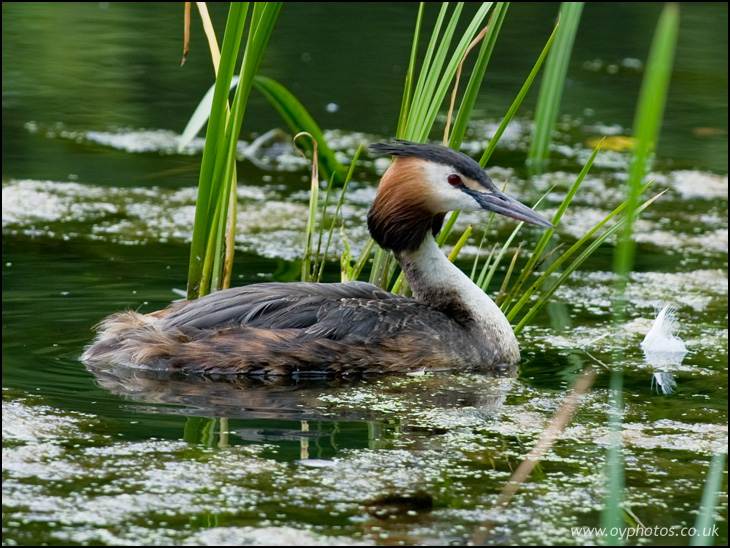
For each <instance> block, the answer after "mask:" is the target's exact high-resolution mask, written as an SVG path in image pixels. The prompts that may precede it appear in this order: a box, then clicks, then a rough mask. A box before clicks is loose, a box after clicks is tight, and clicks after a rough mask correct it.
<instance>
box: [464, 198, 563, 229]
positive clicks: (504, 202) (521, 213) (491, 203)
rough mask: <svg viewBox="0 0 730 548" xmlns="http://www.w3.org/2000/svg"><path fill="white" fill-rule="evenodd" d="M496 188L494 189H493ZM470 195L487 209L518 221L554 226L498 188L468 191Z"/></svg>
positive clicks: (548, 226) (546, 226)
mask: <svg viewBox="0 0 730 548" xmlns="http://www.w3.org/2000/svg"><path fill="white" fill-rule="evenodd" d="M495 190H496V189H495ZM469 194H470V195H471V196H473V197H474V199H475V200H476V201H477V203H478V204H479V205H480V206H482V208H483V209H486V210H487V211H493V212H494V213H499V214H500V215H504V216H506V217H512V218H513V219H517V220H518V221H525V222H526V223H530V224H533V225H538V226H544V227H545V228H555V227H554V226H553V224H552V223H551V222H550V221H548V220H547V219H546V218H545V217H543V216H542V215H540V214H539V213H537V212H536V211H533V210H532V209H530V208H529V207H527V206H526V205H525V204H523V203H522V202H518V201H517V200H515V199H514V198H511V197H509V196H507V195H506V194H503V193H502V192H500V191H499V190H496V191H493V192H474V191H472V192H469Z"/></svg>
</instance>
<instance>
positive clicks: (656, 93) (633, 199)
mask: <svg viewBox="0 0 730 548" xmlns="http://www.w3.org/2000/svg"><path fill="white" fill-rule="evenodd" d="M678 28H679V8H678V6H677V5H676V4H667V5H666V7H665V8H664V11H663V12H662V15H661V17H660V19H659V23H658V25H657V29H656V32H655V34H654V40H653V41H652V45H651V50H650V52H649V60H648V62H647V65H646V72H645V74H644V78H643V81H642V84H641V92H640V94H639V103H638V106H637V109H636V115H635V118H634V139H635V142H636V148H635V151H634V156H633V158H632V163H631V167H630V171H629V180H628V183H627V188H626V195H627V200H626V202H627V207H626V213H625V222H624V223H623V226H622V230H621V234H620V236H619V241H618V244H617V246H616V251H615V253H614V272H615V273H616V275H617V276H616V283H615V296H614V303H613V318H614V325H615V326H619V325H622V324H623V323H624V321H625V309H626V305H627V302H626V298H625V291H626V285H627V283H628V278H629V274H630V272H631V269H632V267H633V262H634V242H633V225H634V220H635V218H636V215H637V207H636V206H637V204H638V199H639V194H640V192H641V187H642V185H643V180H644V177H645V176H646V172H647V168H648V166H649V163H650V160H651V155H652V153H653V152H654V150H655V148H656V143H657V139H658V137H659V130H660V128H661V120H662V117H663V115H664V104H665V102H666V97H667V91H668V89H669V80H670V76H671V71H672V62H673V58H674V50H675V46H676V42H677V31H678ZM613 361H614V363H613V367H612V369H611V376H610V381H609V392H610V399H609V402H610V406H611V412H610V415H609V428H610V438H611V442H610V445H609V448H608V455H607V459H606V477H607V478H608V485H607V494H606V503H605V506H606V508H605V511H604V513H603V525H604V526H605V527H606V530H607V531H608V535H607V537H606V542H608V543H610V544H618V543H620V542H622V538H621V536H620V535H619V534H618V533H616V532H617V531H620V528H621V527H623V524H624V518H623V511H622V509H621V504H622V502H623V499H624V494H623V493H624V474H623V470H624V466H623V455H622V450H621V438H620V435H621V429H622V423H623V419H622V413H623V397H622V391H623V361H624V360H623V352H622V350H621V349H620V348H619V350H617V351H616V352H615V354H614V358H613Z"/></svg>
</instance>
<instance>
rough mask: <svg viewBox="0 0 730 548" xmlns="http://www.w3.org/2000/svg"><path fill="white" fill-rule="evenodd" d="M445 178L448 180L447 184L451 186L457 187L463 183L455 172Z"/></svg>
mask: <svg viewBox="0 0 730 548" xmlns="http://www.w3.org/2000/svg"><path fill="white" fill-rule="evenodd" d="M447 180H448V181H449V184H450V185H451V186H456V187H458V186H463V185H464V183H462V182H461V177H459V176H458V175H456V174H455V173H454V174H453V175H449V177H448V179H447Z"/></svg>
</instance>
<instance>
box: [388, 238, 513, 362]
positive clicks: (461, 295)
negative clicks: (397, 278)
mask: <svg viewBox="0 0 730 548" xmlns="http://www.w3.org/2000/svg"><path fill="white" fill-rule="evenodd" d="M398 260H399V262H400V265H401V267H402V268H403V271H404V272H405V276H406V279H407V280H408V283H409V284H410V286H411V289H412V290H413V297H414V298H415V299H416V300H417V301H419V302H422V303H424V304H427V305H429V306H432V307H433V308H436V309H438V310H441V311H442V312H445V313H446V314H447V315H449V316H451V317H452V318H453V319H454V320H456V321H457V322H459V323H463V324H464V325H465V327H467V329H469V330H470V331H472V330H473V331H474V336H475V337H483V338H484V344H488V345H490V346H494V347H498V346H500V347H501V348H502V352H503V355H504V358H505V362H513V361H516V360H518V359H519V357H520V353H519V348H518V346H517V339H516V338H515V335H514V332H513V331H512V326H511V325H510V323H509V321H508V320H507V318H506V317H505V316H504V314H503V313H502V311H501V310H500V309H499V307H498V306H497V305H496V304H495V303H494V301H493V300H492V299H490V298H489V296H488V295H487V294H486V293H484V291H482V290H481V289H480V288H479V287H478V286H477V285H476V284H475V283H474V282H472V281H471V280H470V279H469V277H468V276H467V275H466V274H464V273H463V272H462V271H461V270H459V268H458V267H456V265H454V264H453V263H451V261H449V259H448V258H447V257H446V255H444V253H443V251H442V250H441V249H440V248H439V246H438V244H437V243H436V241H435V240H434V239H433V236H431V235H430V234H429V235H428V236H426V238H425V239H424V240H423V243H422V244H421V246H420V247H419V248H418V249H417V250H416V251H403V252H401V253H399V254H398ZM472 322H473V323H472Z"/></svg>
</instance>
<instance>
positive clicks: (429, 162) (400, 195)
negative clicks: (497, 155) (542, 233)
mask: <svg viewBox="0 0 730 548" xmlns="http://www.w3.org/2000/svg"><path fill="white" fill-rule="evenodd" d="M370 148H371V150H373V151H374V152H376V153H379V154H390V155H393V156H395V161H394V162H393V163H392V164H391V166H390V167H389V168H388V170H387V171H386V172H385V173H384V174H383V177H382V179H381V180H380V185H379V186H378V192H377V195H376V197H375V201H374V202H373V205H372V207H371V208H370V212H369V213H368V228H369V229H370V233H371V234H372V236H373V238H374V239H375V241H376V242H378V244H379V245H380V246H381V247H384V248H386V249H392V250H393V251H395V252H396V253H397V252H400V251H414V250H415V249H417V248H418V247H419V246H420V244H421V243H422V242H423V239H424V238H425V236H426V235H427V233H428V232H429V231H431V232H433V234H436V233H437V232H438V231H439V230H440V229H441V225H442V223H443V219H444V214H445V213H447V212H449V211H454V210H462V211H478V210H486V211H491V212H494V213H499V214H500V215H505V216H507V217H512V218H513V219H517V220H520V221H525V222H527V223H531V224H536V225H539V226H543V227H546V228H555V227H554V226H553V225H552V223H550V222H549V221H548V220H547V219H545V218H544V217H543V216H542V215H540V214H538V213H536V212H535V211H533V210H532V209H530V208H529V207H527V206H526V205H524V204H522V203H521V202H519V201H517V200H515V199H514V198H512V197H510V196H507V195H506V194H504V193H503V192H501V191H500V190H499V189H498V188H497V187H496V186H495V185H494V183H493V182H492V180H491V179H490V178H489V175H487V173H486V172H485V171H484V169H482V167H481V166H480V165H479V164H478V163H477V162H476V161H474V160H473V159H472V158H470V157H469V156H467V155H466V154H463V153H461V152H457V151H455V150H453V149H450V148H447V147H444V146H440V145H428V144H420V143H412V142H410V141H402V140H397V141H396V142H395V143H392V144H386V143H376V144H374V145H371V146H370Z"/></svg>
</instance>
